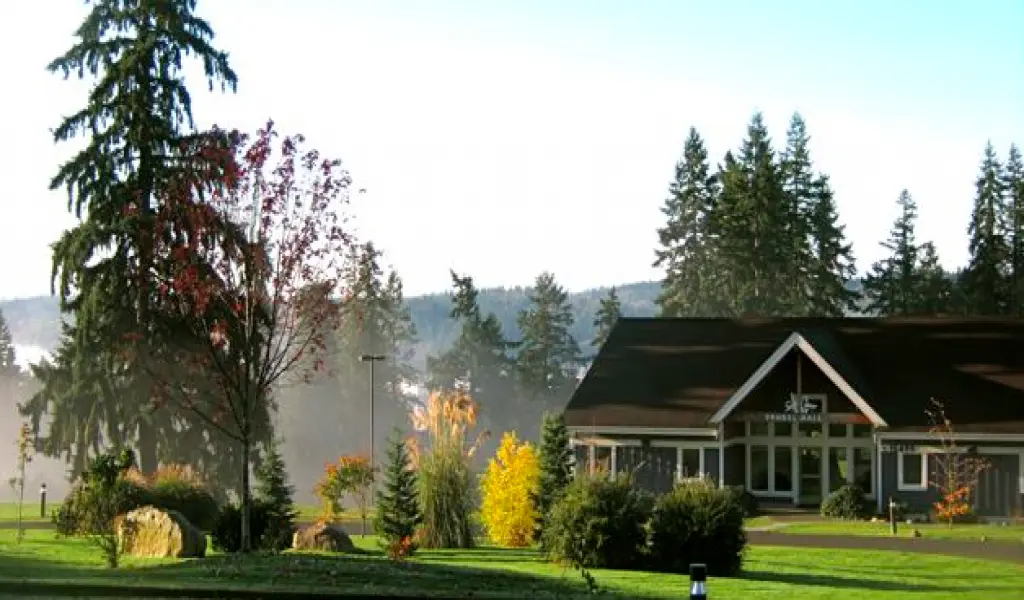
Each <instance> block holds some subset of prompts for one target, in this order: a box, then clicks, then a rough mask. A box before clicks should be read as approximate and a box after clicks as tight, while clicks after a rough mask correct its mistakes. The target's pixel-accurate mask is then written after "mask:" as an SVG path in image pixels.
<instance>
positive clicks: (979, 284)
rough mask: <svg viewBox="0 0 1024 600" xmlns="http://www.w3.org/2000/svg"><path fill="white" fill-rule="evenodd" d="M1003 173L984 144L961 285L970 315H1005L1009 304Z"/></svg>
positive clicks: (1008, 249) (1008, 254)
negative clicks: (967, 259) (968, 252)
mask: <svg viewBox="0 0 1024 600" xmlns="http://www.w3.org/2000/svg"><path fill="white" fill-rule="evenodd" d="M1004 185H1005V182H1004V179H1003V169H1002V166H1001V165H1000V164H999V160H998V158H997V157H996V152H995V149H994V148H993V147H992V144H991V143H988V144H986V146H985V152H984V156H983V158H982V163H981V173H980V175H979V176H978V180H977V182H976V184H975V186H976V189H977V193H976V196H975V199H974V209H973V211H972V212H971V222H970V225H969V226H968V228H967V234H968V236H970V243H969V246H968V248H969V251H970V259H969V261H968V265H967V269H966V270H965V271H964V273H963V279H962V282H961V285H962V287H963V293H964V297H965V300H966V301H967V306H968V307H969V310H970V312H971V313H972V314H976V315H982V316H997V315H1003V314H1006V312H1007V311H1008V309H1009V304H1010V299H1009V295H1010V281H1009V278H1008V277H1007V275H1008V273H1009V272H1010V270H1011V269H1012V265H1011V251H1010V247H1009V244H1008V243H1007V240H1006V237H1005V236H1006V233H1007V227H1006V222H1005V220H1006V217H1007V214H1006V206H1005V203H1004V198H1003V187H1004Z"/></svg>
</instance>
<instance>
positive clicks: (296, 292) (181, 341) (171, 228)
mask: <svg viewBox="0 0 1024 600" xmlns="http://www.w3.org/2000/svg"><path fill="white" fill-rule="evenodd" d="M210 139H219V140H226V143H224V142H223V141H222V142H221V143H218V144H210V145H208V146H206V147H203V148H201V149H200V150H199V151H200V152H202V153H204V154H206V155H207V158H208V159H210V160H208V161H207V162H208V164H211V165H215V167H213V168H211V169H209V170H207V171H193V172H191V173H189V174H188V175H187V176H186V177H185V178H183V179H182V180H179V181H175V182H169V183H168V185H167V187H166V189H165V198H164V202H163V207H162V208H161V209H160V211H159V213H158V220H157V225H158V226H157V231H158V234H157V235H158V238H159V239H158V240H157V242H156V247H157V248H158V252H157V255H158V256H159V257H160V262H158V264H157V266H156V267H155V270H156V271H157V272H156V273H155V275H156V277H154V279H155V281H157V282H158V285H159V290H158V293H157V295H156V296H157V302H156V305H157V306H158V307H159V321H160V323H161V328H160V331H159V333H154V334H153V335H154V336H156V337H159V338H160V340H159V341H160V343H156V344H146V345H145V347H146V348H147V354H148V356H147V357H146V358H147V359H146V360H144V361H143V363H144V364H145V365H146V368H147V370H148V371H150V372H151V373H152V375H153V379H154V381H156V382H157V388H158V389H157V398H158V399H159V400H158V402H159V403H160V404H162V405H165V406H167V407H169V408H177V409H179V410H185V411H190V412H192V413H194V414H195V415H197V416H198V417H199V418H200V419H202V420H203V421H205V422H207V423H208V424H209V425H210V426H211V427H212V428H214V429H216V430H218V431H220V432H221V433H223V434H224V436H225V437H226V438H227V440H230V441H232V442H234V443H237V444H238V447H239V450H240V452H241V458H242V460H241V465H242V469H241V473H240V478H241V489H242V498H241V502H242V532H241V535H242V537H241V540H242V543H241V546H242V551H243V552H244V551H248V550H249V549H250V548H251V542H250V535H249V529H250V528H249V522H250V513H251V495H250V481H249V466H250V462H251V456H252V450H253V443H254V440H255V439H256V434H257V432H258V430H259V429H258V428H259V427H261V426H265V423H263V422H261V421H266V415H268V414H269V413H270V411H272V410H273V408H274V407H273V399H272V398H273V391H274V389H275V388H276V387H278V386H281V385H286V384H288V383H296V382H303V381H308V380H309V378H310V377H311V376H312V375H313V374H314V372H315V371H316V370H318V369H320V368H322V366H323V365H324V364H325V362H324V360H323V354H324V352H326V348H327V345H326V342H327V338H328V337H329V336H330V335H331V334H332V332H333V331H334V330H335V329H336V328H337V327H338V325H339V320H340V318H341V313H340V311H339V300H340V299H341V296H342V291H341V289H340V287H341V282H342V277H341V275H342V267H343V261H344V260H345V258H344V257H345V256H347V255H348V252H349V250H350V249H351V247H352V238H351V236H350V235H349V234H348V233H347V231H346V219H345V218H344V216H343V215H344V207H345V205H346V204H347V202H348V188H349V184H350V178H349V176H348V173H347V172H346V171H345V170H344V169H343V168H342V167H341V163H340V161H337V160H329V159H325V158H322V157H321V156H320V154H319V153H318V152H317V151H315V150H309V149H306V148H305V147H304V139H303V137H302V136H292V137H283V138H280V139H279V138H278V135H277V133H276V132H275V131H274V124H273V122H269V123H268V124H267V126H266V128H264V129H261V130H260V131H259V132H258V133H257V134H256V135H255V136H254V137H253V138H251V139H250V138H249V137H248V136H245V135H242V134H239V133H238V132H231V133H229V134H227V135H223V136H211V138H210Z"/></svg>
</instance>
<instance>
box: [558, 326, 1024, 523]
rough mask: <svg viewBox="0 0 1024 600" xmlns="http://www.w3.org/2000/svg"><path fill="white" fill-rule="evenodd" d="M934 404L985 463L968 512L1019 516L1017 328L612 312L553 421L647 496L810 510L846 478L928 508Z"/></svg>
mask: <svg viewBox="0 0 1024 600" xmlns="http://www.w3.org/2000/svg"><path fill="white" fill-rule="evenodd" d="M933 399H935V400H938V401H940V402H942V403H943V405H944V407H945V413H946V416H947V417H948V418H949V419H950V420H951V422H952V423H953V428H954V431H955V434H954V436H952V441H953V442H955V444H956V445H957V447H958V449H957V450H956V451H957V452H969V453H977V454H979V455H983V457H984V459H985V460H986V462H987V463H988V465H989V468H988V469H986V470H985V471H984V473H983V474H982V476H981V478H980V481H979V485H978V487H977V490H976V493H975V494H974V497H973V499H972V502H973V504H974V508H975V512H976V514H978V515H979V516H987V517H1006V516H1011V515H1024V510H1022V509H1024V321H1017V320H981V319H960V320H953V319H947V318H941V319H940V318H935V319H859V318H857V319H737V320H730V319H657V318H644V319H641V318H623V319H621V320H620V321H619V323H618V324H617V325H616V326H615V328H614V329H613V331H612V333H611V335H610V336H609V338H608V341H607V342H606V343H605V345H604V347H603V348H602V349H601V351H600V353H599V354H598V356H597V358H596V359H595V361H594V364H593V365H592V366H591V368H590V370H589V371H588V372H587V375H586V377H585V378H584V379H583V381H582V382H581V383H580V385H579V387H578V388H577V390H576V392H575V393H574V395H573V397H572V399H571V400H570V402H569V404H568V406H567V407H566V410H565V418H566V422H567V424H568V425H569V428H570V432H571V434H572V436H573V445H574V447H575V452H576V459H577V468H584V469H594V468H598V467H601V468H604V469H608V470H610V471H611V472H614V473H622V472H626V471H629V472H631V473H632V474H633V476H634V477H635V480H636V481H637V484H638V485H641V486H643V487H645V488H648V489H650V490H652V491H664V490H667V489H670V488H671V486H672V485H674V482H675V481H677V480H679V479H680V478H684V477H691V476H695V475H699V474H703V475H705V476H707V477H710V478H712V479H714V480H715V481H716V482H719V483H724V484H726V485H740V486H743V487H745V488H746V489H747V490H749V491H750V492H751V493H753V494H754V495H756V496H758V497H759V498H761V499H762V502H772V501H775V502H779V503H783V504H792V505H798V506H815V505H818V504H820V502H821V501H822V499H823V498H824V497H826V496H827V495H828V494H829V492H830V491H832V490H835V489H837V488H838V487H840V486H841V485H843V484H846V483H856V484H859V485H860V486H861V488H862V489H863V490H865V492H866V493H867V495H868V496H869V498H871V500H872V502H873V503H875V504H876V506H877V508H878V510H879V512H883V511H884V510H887V509H885V508H884V507H885V506H886V505H887V502H888V500H889V498H894V499H896V500H897V501H899V502H904V503H906V504H907V505H908V506H909V507H910V509H911V512H912V513H916V514H927V513H928V512H929V511H930V507H931V506H932V502H934V501H935V500H937V499H938V492H937V490H936V489H934V488H933V487H932V486H931V485H929V482H930V481H934V478H935V474H936V470H937V469H938V468H939V467H940V466H941V465H942V464H943V462H942V461H943V460H944V457H945V456H948V455H947V454H946V453H945V452H944V451H943V445H942V444H943V440H944V439H946V440H947V441H949V440H948V439H947V438H949V437H950V436H938V435H936V434H934V433H932V432H930V428H931V422H930V420H929V418H928V415H927V411H928V409H929V408H930V406H931V401H932V400H933Z"/></svg>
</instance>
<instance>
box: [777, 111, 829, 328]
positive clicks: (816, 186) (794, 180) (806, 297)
mask: <svg viewBox="0 0 1024 600" xmlns="http://www.w3.org/2000/svg"><path fill="white" fill-rule="evenodd" d="M810 142H811V138H810V135H809V134H808V133H807V124H806V123H805V122H804V120H803V117H801V116H800V114H799V113H794V114H793V116H792V118H791V119H790V122H789V129H788V130H787V131H786V147H785V149H784V150H783V151H782V153H781V155H780V157H779V178H780V180H781V184H782V189H783V191H784V193H785V196H784V198H785V205H784V206H783V209H782V210H783V211H784V213H785V215H787V216H786V223H785V227H786V230H785V235H784V236H782V239H780V244H782V247H783V252H784V253H786V254H790V255H791V256H792V266H793V271H794V274H795V275H796V276H797V278H798V279H806V283H807V285H801V283H804V282H803V281H795V282H794V283H795V285H792V286H789V287H788V289H786V290H784V291H785V293H786V294H787V296H788V298H787V299H786V300H785V304H787V305H788V306H789V307H790V314H792V315H805V314H808V313H811V309H810V306H809V304H810V303H811V302H812V301H814V300H815V299H816V297H818V296H819V295H820V294H821V292H822V291H823V290H812V285H811V283H812V282H813V281H814V275H812V273H814V274H817V273H815V271H817V268H816V266H817V265H815V264H814V263H815V262H816V261H815V256H814V254H813V250H812V246H811V242H812V231H811V228H812V220H811V214H812V211H813V210H815V209H816V208H817V204H818V200H819V196H821V195H822V193H828V194H829V199H831V192H830V191H829V190H827V189H821V181H820V180H819V179H818V178H817V177H816V176H815V173H814V166H813V164H812V162H811V149H810ZM820 299H821V300H824V298H820Z"/></svg>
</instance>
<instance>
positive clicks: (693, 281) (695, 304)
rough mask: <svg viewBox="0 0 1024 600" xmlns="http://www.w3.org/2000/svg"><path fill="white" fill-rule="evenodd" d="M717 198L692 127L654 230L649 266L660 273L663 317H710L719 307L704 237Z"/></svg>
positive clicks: (709, 248) (705, 155) (704, 151)
mask: <svg viewBox="0 0 1024 600" xmlns="http://www.w3.org/2000/svg"><path fill="white" fill-rule="evenodd" d="M717 196H718V182H717V179H716V178H715V177H714V175H712V174H711V166H710V164H709V162H708V152H707V149H706V148H705V146H704V140H703V139H701V137H700V134H699V133H697V130H696V129H695V128H693V127H691V128H690V132H689V135H688V136H687V138H686V144H685V146H684V148H683V157H682V159H681V160H680V161H679V162H677V163H676V167H675V178H674V180H673V181H672V183H671V184H670V185H669V196H668V198H667V199H666V200H665V204H664V206H663V207H662V209H661V212H662V213H663V214H664V215H665V219H666V223H665V226H664V227H662V228H660V229H658V242H659V248H658V249H657V250H655V256H656V260H655V262H654V266H655V267H659V268H663V269H665V278H664V280H663V281H662V291H661V294H660V295H659V296H658V305H659V306H660V307H661V314H662V316H666V317H678V316H711V315H713V314H715V312H716V311H717V310H719V308H720V307H719V304H720V299H719V298H718V294H719V292H718V288H717V280H716V277H717V275H718V273H717V271H716V270H715V269H714V268H713V265H712V264H711V261H712V259H713V258H714V256H715V255H714V248H713V247H712V246H711V244H710V240H709V239H708V226H709V219H710V218H711V213H712V211H713V210H714V207H715V201H716V199H717Z"/></svg>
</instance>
